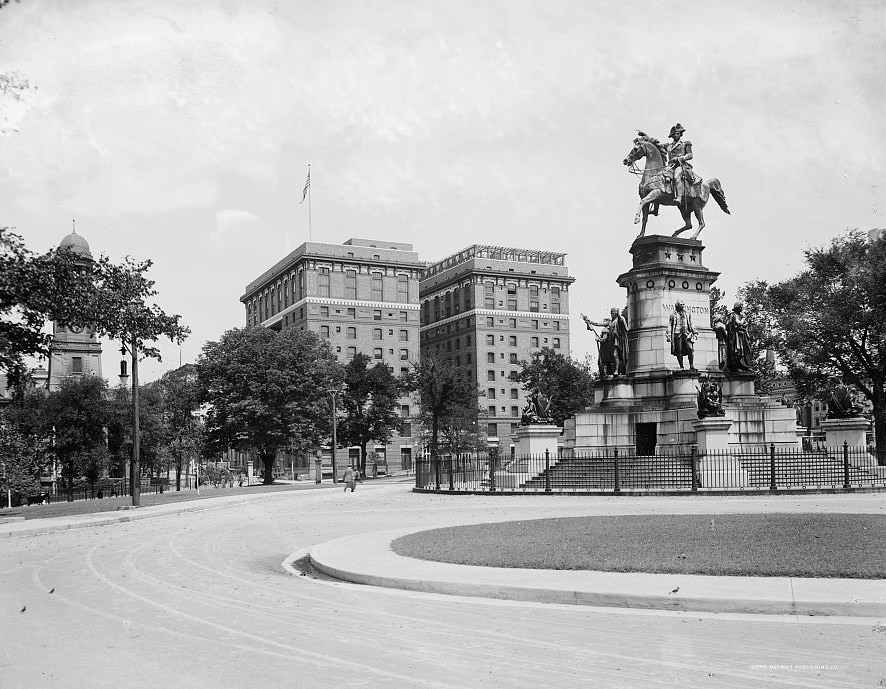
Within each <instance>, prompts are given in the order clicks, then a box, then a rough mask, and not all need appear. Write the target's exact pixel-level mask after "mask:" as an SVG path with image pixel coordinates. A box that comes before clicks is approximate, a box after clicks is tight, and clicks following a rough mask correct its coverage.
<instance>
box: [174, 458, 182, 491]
mask: <svg viewBox="0 0 886 689" xmlns="http://www.w3.org/2000/svg"><path fill="white" fill-rule="evenodd" d="M181 489H182V463H181V462H176V463H175V490H176V491H180V490H181Z"/></svg>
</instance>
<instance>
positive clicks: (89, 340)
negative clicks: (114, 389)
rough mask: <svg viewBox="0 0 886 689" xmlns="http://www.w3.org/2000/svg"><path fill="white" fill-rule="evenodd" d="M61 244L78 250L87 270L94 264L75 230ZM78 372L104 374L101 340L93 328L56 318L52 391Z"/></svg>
mask: <svg viewBox="0 0 886 689" xmlns="http://www.w3.org/2000/svg"><path fill="white" fill-rule="evenodd" d="M59 248H60V249H69V250H71V251H72V252H73V253H74V254H76V255H77V257H78V265H80V266H82V268H83V270H88V269H89V266H90V265H91V264H92V260H93V259H92V252H91V251H90V250H89V242H87V241H86V239H84V238H83V237H82V236H81V235H79V234H77V232H76V231H74V232H71V234H69V235H67V236H66V237H65V238H64V239H62V241H61V243H60V244H59ZM79 376H97V377H99V378H101V377H102V345H101V342H100V341H99V339H98V336H97V335H96V333H95V331H94V330H92V329H91V328H82V327H79V326H74V325H68V324H66V323H59V322H55V323H53V324H52V343H51V345H50V347H49V372H48V374H47V378H48V386H49V390H50V392H55V391H57V390H58V389H59V388H60V387H61V383H62V380H64V379H65V378H70V377H79Z"/></svg>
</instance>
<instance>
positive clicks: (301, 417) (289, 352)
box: [197, 328, 337, 484]
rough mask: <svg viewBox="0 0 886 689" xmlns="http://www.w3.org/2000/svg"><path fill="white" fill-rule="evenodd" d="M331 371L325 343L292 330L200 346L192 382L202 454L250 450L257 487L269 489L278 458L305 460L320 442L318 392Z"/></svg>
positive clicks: (236, 335)
mask: <svg viewBox="0 0 886 689" xmlns="http://www.w3.org/2000/svg"><path fill="white" fill-rule="evenodd" d="M336 365H337V364H336V362H335V357H334V354H333V353H332V351H331V350H330V348H329V345H328V344H327V343H325V342H323V341H322V340H321V339H320V338H319V337H317V335H315V334H314V333H311V332H307V331H302V330H296V329H295V328H288V329H286V330H283V331H282V332H277V331H275V330H271V329H269V328H238V329H235V330H229V331H228V332H226V333H225V334H224V335H222V337H221V339H219V340H218V341H217V342H207V343H206V344H205V345H204V346H203V353H202V354H201V356H200V359H199V361H198V363H197V382H198V386H199V391H200V399H201V401H203V402H205V403H206V404H208V405H209V407H208V415H207V417H206V426H205V433H206V439H207V442H208V443H209V445H210V447H211V448H215V449H220V448H224V447H230V446H232V445H235V444H238V443H244V444H246V445H248V446H250V447H252V448H254V449H255V451H256V452H257V453H258V455H259V458H260V459H261V461H262V463H263V465H264V482H265V483H266V484H267V483H273V482H274V473H273V468H274V461H275V460H276V457H277V453H278V452H279V451H280V450H282V449H284V448H292V449H294V450H295V451H301V452H306V451H309V450H311V449H313V448H316V447H319V445H320V442H321V441H322V440H323V439H324V438H325V435H326V434H325V433H324V429H325V428H327V427H328V422H325V419H326V413H327V405H326V395H323V394H320V391H322V390H323V389H324V388H325V385H326V383H327V381H328V380H329V378H330V370H331V369H332V368H334V367H335V366H336Z"/></svg>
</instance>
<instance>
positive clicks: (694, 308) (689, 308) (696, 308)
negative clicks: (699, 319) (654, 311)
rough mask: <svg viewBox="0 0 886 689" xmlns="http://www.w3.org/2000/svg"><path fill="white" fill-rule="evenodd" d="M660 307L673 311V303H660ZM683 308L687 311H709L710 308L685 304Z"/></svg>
mask: <svg viewBox="0 0 886 689" xmlns="http://www.w3.org/2000/svg"><path fill="white" fill-rule="evenodd" d="M661 308H662V309H663V310H665V311H673V310H674V305H673V304H662V305H661ZM683 310H684V311H688V312H689V313H707V312H708V311H710V308H709V307H707V306H686V305H684V306H683Z"/></svg>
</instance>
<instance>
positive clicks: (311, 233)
mask: <svg viewBox="0 0 886 689" xmlns="http://www.w3.org/2000/svg"><path fill="white" fill-rule="evenodd" d="M310 179H311V164H310V163H308V181H310ZM308 241H309V242H310V241H313V229H312V228H311V187H310V185H308Z"/></svg>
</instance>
